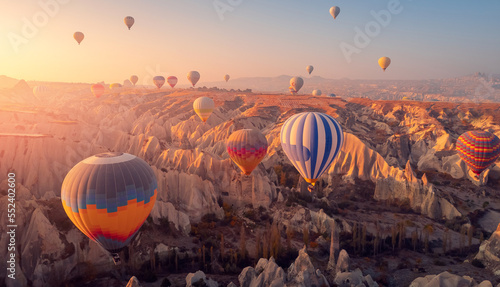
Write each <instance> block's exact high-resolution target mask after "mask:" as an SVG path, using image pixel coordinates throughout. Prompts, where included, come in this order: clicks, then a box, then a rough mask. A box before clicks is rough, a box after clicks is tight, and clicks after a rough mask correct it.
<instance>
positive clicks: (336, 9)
mask: <svg viewBox="0 0 500 287" xmlns="http://www.w3.org/2000/svg"><path fill="white" fill-rule="evenodd" d="M339 13H340V8H339V7H338V6H333V7H332V8H330V14H331V15H332V17H333V19H337V16H338V15H339Z"/></svg>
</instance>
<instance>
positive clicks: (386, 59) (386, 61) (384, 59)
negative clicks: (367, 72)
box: [378, 57, 391, 72]
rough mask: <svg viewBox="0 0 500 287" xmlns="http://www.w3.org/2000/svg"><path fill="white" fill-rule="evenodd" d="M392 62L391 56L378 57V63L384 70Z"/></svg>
mask: <svg viewBox="0 0 500 287" xmlns="http://www.w3.org/2000/svg"><path fill="white" fill-rule="evenodd" d="M390 64H391V59H389V57H382V58H380V59H378V65H379V66H380V67H381V68H382V69H383V70H384V72H385V69H387V67H389V65H390Z"/></svg>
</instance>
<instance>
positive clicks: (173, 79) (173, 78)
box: [167, 76, 177, 88]
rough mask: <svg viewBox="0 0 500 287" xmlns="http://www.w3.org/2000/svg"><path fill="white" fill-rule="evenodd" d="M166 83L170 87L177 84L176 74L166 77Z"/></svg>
mask: <svg viewBox="0 0 500 287" xmlns="http://www.w3.org/2000/svg"><path fill="white" fill-rule="evenodd" d="M167 83H168V84H169V85H170V87H172V88H173V87H175V85H177V77H176V76H170V77H168V78H167Z"/></svg>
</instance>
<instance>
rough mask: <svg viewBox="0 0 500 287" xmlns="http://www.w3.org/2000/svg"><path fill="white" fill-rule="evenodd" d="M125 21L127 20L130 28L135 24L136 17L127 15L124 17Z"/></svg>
mask: <svg viewBox="0 0 500 287" xmlns="http://www.w3.org/2000/svg"><path fill="white" fill-rule="evenodd" d="M123 22H125V25H127V27H128V29H129V30H130V28H131V27H132V25H134V22H135V20H134V17H132V16H127V17H125V19H123Z"/></svg>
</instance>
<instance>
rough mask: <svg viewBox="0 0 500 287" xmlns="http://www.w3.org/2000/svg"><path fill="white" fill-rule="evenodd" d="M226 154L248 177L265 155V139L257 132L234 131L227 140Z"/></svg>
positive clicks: (246, 130)
mask: <svg viewBox="0 0 500 287" xmlns="http://www.w3.org/2000/svg"><path fill="white" fill-rule="evenodd" d="M226 147H227V153H228V154H229V156H230V157H231V159H232V160H233V161H234V163H236V165H238V167H239V168H240V169H241V170H242V171H243V173H244V174H246V175H250V173H252V171H253V170H254V169H255V168H256V167H257V165H259V163H260V162H261V161H262V160H263V159H264V157H265V156H266V154H267V147H268V145H267V139H266V137H265V136H264V135H263V134H262V133H261V132H260V131H258V130H254V129H243V130H238V131H235V132H234V133H232V134H231V136H230V137H229V138H228V140H227V145H226Z"/></svg>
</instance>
